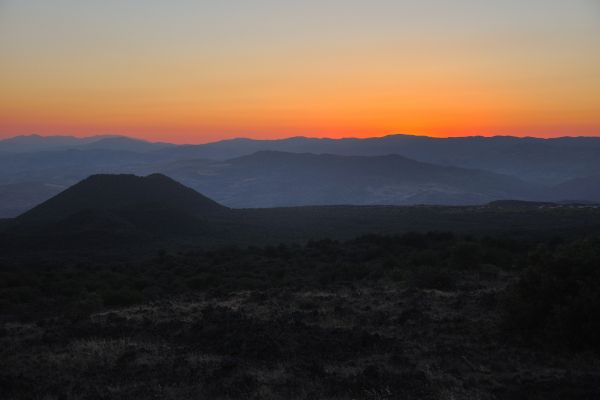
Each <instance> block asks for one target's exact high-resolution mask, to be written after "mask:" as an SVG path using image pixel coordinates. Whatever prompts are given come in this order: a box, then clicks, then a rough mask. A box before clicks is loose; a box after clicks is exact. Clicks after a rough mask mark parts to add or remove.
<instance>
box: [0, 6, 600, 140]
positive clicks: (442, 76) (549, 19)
mask: <svg viewBox="0 0 600 400" xmlns="http://www.w3.org/2000/svg"><path fill="white" fill-rule="evenodd" d="M82 3H86V4H82ZM99 3H100V2H99ZM199 3H200V2H191V1H185V0H181V1H173V2H158V1H154V0H148V1H146V2H142V1H140V0H129V1H115V0H106V1H105V2H101V4H100V5H99V4H95V5H93V6H92V5H90V3H88V2H77V1H73V0H70V1H69V0H57V1H53V2H42V1H41V0H37V1H35V0H21V1H17V0H7V1H4V2H3V3H2V4H0V54H2V60H1V63H0V87H1V91H0V137H8V136H14V135H16V134H27V133H40V134H74V135H91V134H103V133H119V134H128V135H132V136H137V137H142V138H146V139H150V140H169V141H173V142H206V141H210V140H216V139H222V138H227V137H233V136H249V137H256V138H274V137H286V136H293V135H306V136H328V137H340V136H373V135H383V134H390V133H413V134H426V135H431V136H456V135H475V134H481V135H493V134H512V135H533V136H559V135H596V134H600V12H599V10H600V7H598V4H597V3H595V2H594V1H592V0H574V1H569V2H564V1H559V0H544V1H540V0H532V1H531V2H527V5H524V4H522V3H523V2H517V1H516V0H508V1H505V2H502V5H498V4H495V5H491V4H489V3H487V5H482V4H481V3H483V2H480V1H479V2H475V1H474V0H473V1H470V0H455V1H452V2H450V1H443V0H437V1H434V0H429V1H422V2H416V1H387V0H375V1H371V2H366V1H362V2H361V1H346V2H342V1H341V0H325V1H322V2H316V1H312V0H308V1H306V2H302V5H300V4H299V3H298V2H285V1H280V2H276V1H275V0H257V1H255V2H241V1H233V0H232V1H227V2H224V4H223V5H207V4H199ZM249 3H252V4H249Z"/></svg>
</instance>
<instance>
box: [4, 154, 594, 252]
mask: <svg viewBox="0 0 600 400" xmlns="http://www.w3.org/2000/svg"><path fill="white" fill-rule="evenodd" d="M284 154H285V153H284ZM271 155H273V156H275V157H277V156H279V155H280V153H272V154H271ZM313 157H316V156H313ZM342 160H345V158H344V157H342ZM252 161H253V160H251V159H250V160H248V159H244V162H246V163H248V162H252ZM401 161H402V160H401ZM245 165H247V164H245ZM598 226H600V206H595V205H559V204H554V203H536V202H526V201H499V202H493V203H490V204H488V205H483V206H380V205H364V206H356V205H339V206H330V205H324V206H303V207H276V208H245V209H240V208H229V207H225V206H223V205H221V204H219V203H218V202H216V201H214V200H212V199H210V198H209V197H207V196H205V195H203V194H200V193H198V192H196V191H195V190H193V189H191V188H189V187H186V186H185V185H183V184H181V183H179V182H177V181H175V180H173V179H171V178H169V177H167V176H165V175H161V174H152V175H148V176H145V177H140V176H136V175H131V174H118V175H109V174H102V175H93V176H90V177H88V178H86V179H84V180H82V181H81V182H78V183H76V184H75V185H73V186H71V187H69V188H68V189H66V190H64V191H62V192H61V193H59V194H57V195H56V196H54V197H52V198H50V199H49V200H47V201H45V202H43V203H41V204H39V205H37V206H35V207H34V208H32V209H31V210H29V211H27V212H25V213H23V214H21V215H20V216H18V217H17V218H13V219H8V220H4V221H0V251H3V252H12V253H15V254H19V255H21V256H25V255H26V254H32V253H35V252H37V251H41V252H42V253H43V252H44V251H64V250H66V251H69V252H71V251H83V252H85V251H88V250H91V249H94V251H97V250H99V249H100V250H101V251H105V252H126V253H128V252H134V251H145V252H147V251H156V249H157V248H164V247H173V248H179V249H181V248H185V247H190V248H199V247H212V246H219V245H251V244H252V245H254V244H277V243H281V242H298V241H305V240H309V239H321V238H330V239H350V238H352V237H355V236H358V235H363V234H399V233H405V232H409V231H420V232H425V231H449V230H452V231H455V232H469V233H501V232H505V233H510V235H511V237H513V238H516V237H519V235H525V237H527V234H528V232H534V231H535V232H538V233H537V234H538V235H539V232H542V233H543V234H547V235H550V236H552V235H554V234H558V233H560V232H561V231H565V230H578V231H581V230H585V229H597V227H598ZM12 253H11V254H12Z"/></svg>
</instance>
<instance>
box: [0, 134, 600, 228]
mask: <svg viewBox="0 0 600 400" xmlns="http://www.w3.org/2000/svg"><path fill="white" fill-rule="evenodd" d="M123 173H127V174H138V175H139V174H141V175H149V174H153V173H162V174H164V175H167V176H169V177H171V178H174V179H176V180H178V181H180V182H182V183H184V184H185V185H187V186H190V187H191V188H193V189H196V190H198V191H200V192H202V193H204V194H206V195H208V196H210V197H211V198H214V199H215V200H217V201H219V202H220V203H222V204H224V205H226V206H229V207H245V208H254V207H259V208H260V207H278V206H297V205H335V204H357V205H360V204H388V205H408V204H448V205H468V204H473V205H476V204H484V203H487V202H489V201H494V200H506V199H517V200H531V201H570V202H582V203H585V202H600V179H599V178H598V177H599V176H600V138H595V137H564V138H556V139H537V138H517V137H509V136H502V137H463V138H444V139H440V138H431V137H421V136H409V135H392V136H385V137H380V138H367V139H355V138H348V139H319V138H305V137H294V138H289V139H281V140H252V139H232V140H224V141H219V142H214V143H208V144H202V145H175V144H170V143H153V142H147V141H143V140H139V139H132V138H128V137H122V136H96V137H91V138H75V137H69V136H54V137H42V136H35V135H32V136H21V137H16V138H11V139H5V140H2V141H0V217H14V216H16V215H18V214H20V213H22V212H24V211H27V210H28V209H30V208H31V207H33V206H34V205H35V204H38V203H39V202H41V201H44V200H46V199H48V198H50V197H52V196H53V195H55V194H57V193H59V192H60V191H62V190H64V189H65V188H67V187H69V186H71V185H73V184H75V183H77V182H78V181H80V180H82V179H84V178H86V177H88V176H90V175H94V174H123Z"/></svg>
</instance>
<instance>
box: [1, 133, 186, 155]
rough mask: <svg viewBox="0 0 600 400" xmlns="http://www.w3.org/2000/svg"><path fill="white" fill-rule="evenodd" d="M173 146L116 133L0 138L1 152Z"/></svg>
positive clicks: (145, 148) (136, 150) (161, 147)
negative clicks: (87, 135) (82, 136)
mask: <svg viewBox="0 0 600 400" xmlns="http://www.w3.org/2000/svg"><path fill="white" fill-rule="evenodd" d="M171 146H174V145H172V144H170V143H157V142H148V141H145V140H139V139H133V138H129V137H125V136H117V135H98V136H90V137H84V138H79V137H74V136H40V135H26V136H16V137H13V138H9V139H4V140H0V154H2V153H34V152H39V151H58V150H68V149H82V150H86V149H102V150H121V151H135V152H146V151H154V150H159V149H164V148H168V147H171Z"/></svg>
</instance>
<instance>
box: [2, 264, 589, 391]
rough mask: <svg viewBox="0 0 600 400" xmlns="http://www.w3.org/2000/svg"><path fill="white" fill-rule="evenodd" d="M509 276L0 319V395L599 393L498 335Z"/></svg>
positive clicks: (547, 357)
mask: <svg viewBox="0 0 600 400" xmlns="http://www.w3.org/2000/svg"><path fill="white" fill-rule="evenodd" d="M511 279H513V278H512V277H511V276H510V275H506V274H501V273H500V274H497V275H494V276H489V277H486V276H480V275H478V276H463V277H462V279H461V280H460V282H459V284H458V285H457V287H456V288H455V289H453V290H451V291H439V290H423V289H416V288H411V287H407V286H404V285H400V284H399V285H393V286H377V285H374V286H365V287H356V286H355V287H338V288H335V289H331V290H326V291H318V290H296V291H292V290H289V289H273V290H266V291H244V292H236V293H233V294H229V295H224V296H220V297H214V296H207V295H204V294H198V295H193V296H192V295H190V296H186V297H182V298H177V299H173V300H170V301H164V302H160V303H158V302H157V303H148V304H144V305H141V306H136V307H132V308H126V309H116V310H111V311H107V312H102V313H96V314H92V315H91V316H89V317H86V318H83V319H78V320H69V319H65V318H49V319H44V320H39V321H32V322H30V323H15V322H10V323H9V322H5V323H3V324H2V326H1V327H0V364H1V365H2V368H1V371H0V389H1V390H0V392H1V393H3V394H2V396H1V397H2V398H4V399H47V400H50V399H57V400H58V399H153V398H156V399H233V398H239V399H540V400H541V399H544V400H547V399H598V398H600V360H598V358H597V357H596V356H594V355H593V354H569V353H565V352H555V351H553V349H548V348H536V347H535V346H533V347H532V346H531V345H525V344H519V343H517V342H515V341H514V340H509V339H507V336H506V335H505V334H504V331H503V329H502V327H501V326H500V321H501V319H500V311H499V310H500V308H499V303H500V302H501V301H502V296H503V291H504V289H505V287H506V285H507V284H508V283H509V282H510V280H511Z"/></svg>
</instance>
